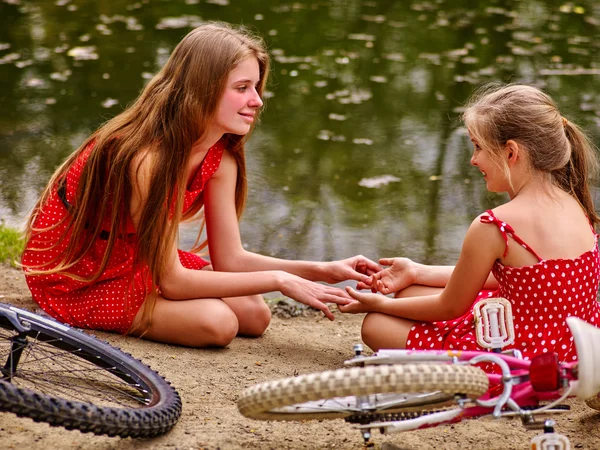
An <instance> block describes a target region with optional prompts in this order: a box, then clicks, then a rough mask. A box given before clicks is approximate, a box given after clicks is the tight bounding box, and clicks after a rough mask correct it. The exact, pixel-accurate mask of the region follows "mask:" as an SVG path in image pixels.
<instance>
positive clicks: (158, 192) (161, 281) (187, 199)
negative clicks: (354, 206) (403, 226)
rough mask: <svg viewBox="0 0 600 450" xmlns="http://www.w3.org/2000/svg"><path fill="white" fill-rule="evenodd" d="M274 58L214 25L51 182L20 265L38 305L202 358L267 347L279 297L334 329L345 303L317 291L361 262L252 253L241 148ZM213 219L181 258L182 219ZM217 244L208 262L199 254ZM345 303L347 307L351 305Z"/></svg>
mask: <svg viewBox="0 0 600 450" xmlns="http://www.w3.org/2000/svg"><path fill="white" fill-rule="evenodd" d="M268 72H269V57H268V55H267V52H266V51H265V48H264V45H263V43H262V41H261V40H260V39H259V38H257V37H255V36H253V35H252V34H251V33H249V32H248V31H247V30H245V29H243V28H234V27H231V26H229V25H226V24H223V23H209V24H205V25H202V26H200V27H198V28H196V29H194V30H193V31H191V32H190V33H189V34H188V35H187V36H185V37H184V38H183V40H182V41H181V42H180V43H179V44H178V45H177V47H176V48H175V50H174V51H173V53H172V54H171V56H170V58H169V60H168V61H167V63H166V64H165V66H164V67H163V68H162V70H161V71H160V72H159V73H158V74H157V75H156V76H155V77H154V78H153V79H152V80H151V81H150V82H149V83H148V85H147V86H146V87H145V89H144V90H143V91H142V93H141V95H140V96H139V98H138V99H137V100H136V101H135V103H133V105H131V106H130V107H129V108H128V109H126V110H125V111H124V112H123V113H121V114H120V115H118V116H116V117H115V118H113V119H112V120H110V121H108V122H107V123H106V124H104V125H103V126H102V127H101V128H100V129H98V130H97V131H96V132H95V133H93V134H92V135H91V136H90V137H89V138H88V139H87V140H86V141H85V142H84V143H83V144H82V145H81V146H80V147H79V149H77V150H76V151H75V152H74V153H73V154H72V155H71V156H70V157H69V158H68V159H67V160H66V161H65V162H64V164H63V165H62V166H61V167H59V168H58V170H57V171H56V173H55V174H54V175H53V176H52V178H51V180H50V181H49V183H48V185H47V187H46V189H45V190H44V192H43V193H42V195H41V198H40V199H39V201H38V202H37V204H36V206H35V207H34V209H33V212H32V214H31V217H30V219H29V221H28V223H27V234H26V240H27V243H26V248H25V251H24V253H23V257H22V264H23V267H24V270H25V275H26V279H27V283H28V285H29V288H30V290H31V293H32V295H33V299H34V300H35V301H36V302H37V303H38V304H39V305H40V306H41V307H42V309H43V310H44V311H46V312H47V313H48V314H50V315H51V316H53V317H55V318H57V319H58V320H60V321H63V322H65V323H68V324H71V325H74V326H77V327H84V328H92V329H98V330H106V331H114V332H119V333H128V332H129V333H131V334H134V335H137V336H143V337H145V338H147V339H152V340H156V341H161V342H168V343H173V344H181V345H188V346H194V347H204V346H225V345H227V344H228V343H229V342H231V340H232V339H233V338H234V337H235V336H237V335H245V336H259V335H261V334H262V333H263V332H264V331H265V329H266V328H267V326H268V324H269V322H270V319H271V315H270V310H269V308H268V307H267V305H266V304H265V302H264V300H263V298H262V297H261V296H260V295H259V294H261V293H265V292H270V291H280V292H282V293H283V294H285V295H287V296H289V297H291V298H293V299H295V300H297V301H299V302H302V303H304V304H307V305H310V306H312V307H315V308H318V309H320V310H321V311H323V313H324V314H325V315H326V316H327V317H328V318H330V319H331V320H333V315H332V313H331V312H330V311H329V309H328V307H327V306H326V305H325V303H324V302H334V303H338V304H343V303H346V302H348V301H349V300H348V298H349V297H348V296H347V294H346V293H345V292H344V291H342V290H340V289H338V288H335V287H332V286H326V285H323V284H320V283H315V282H314V281H325V282H328V283H336V282H339V281H342V280H346V279H353V280H358V281H361V280H363V281H364V280H366V279H367V275H371V274H372V273H374V272H375V271H377V270H379V269H380V267H379V266H378V265H377V264H375V263H373V262H372V261H370V260H368V259H366V258H364V257H362V256H355V257H352V258H349V259H346V260H342V261H332V262H308V261H286V260H281V259H276V258H270V257H266V256H262V255H258V254H255V253H251V252H248V251H246V250H244V248H243V247H242V244H241V239H240V234H239V225H238V220H239V218H240V216H241V214H242V210H243V208H244V202H245V200H246V189H247V187H246V167H245V157H244V143H245V141H246V139H247V138H248V136H249V134H250V132H251V130H252V128H253V126H254V124H255V122H256V120H257V119H258V113H259V111H260V109H261V107H262V105H263V102H262V99H261V97H262V95H263V92H264V89H265V84H266V82H267V75H268ZM202 213H203V214H204V220H205V224H206V236H207V240H206V241H205V242H200V233H199V235H198V237H199V239H198V241H197V242H196V245H195V246H194V247H195V248H194V250H193V251H194V253H191V252H183V251H180V250H178V248H177V236H178V227H179V224H180V223H181V222H182V221H183V220H187V219H191V218H194V217H197V216H198V215H199V214H202ZM204 247H208V250H209V253H210V263H209V262H208V261H205V260H203V259H202V258H200V257H199V256H198V255H197V254H196V252H197V251H198V250H200V249H202V248H204ZM344 297H346V298H344Z"/></svg>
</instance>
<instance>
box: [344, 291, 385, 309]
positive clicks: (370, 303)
mask: <svg viewBox="0 0 600 450" xmlns="http://www.w3.org/2000/svg"><path fill="white" fill-rule="evenodd" d="M346 291H347V292H348V293H349V294H350V295H351V296H352V298H353V299H354V301H352V302H350V303H347V304H345V305H338V309H339V310H340V311H341V312H343V313H350V314H358V313H368V312H377V311H379V310H380V307H381V305H382V304H383V303H384V302H385V301H386V299H387V297H385V296H383V295H381V294H363V293H362V292H358V291H355V290H354V289H352V288H351V287H350V286H347V287H346Z"/></svg>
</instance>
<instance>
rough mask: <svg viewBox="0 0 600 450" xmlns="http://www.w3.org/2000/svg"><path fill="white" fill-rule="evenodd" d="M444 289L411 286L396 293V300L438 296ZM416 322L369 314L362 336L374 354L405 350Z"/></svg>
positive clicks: (365, 319)
mask: <svg viewBox="0 0 600 450" xmlns="http://www.w3.org/2000/svg"><path fill="white" fill-rule="evenodd" d="M441 289H442V288H433V287H429V286H418V285H413V286H409V287H407V288H406V289H403V290H401V291H399V292H397V293H396V295H395V296H394V297H396V298H406V297H418V296H421V295H431V294H437V293H439V292H440V291H441ZM414 324H415V322H414V321H411V320H408V319H404V318H402V317H396V316H390V315H388V314H382V313H368V314H367V315H366V316H365V318H364V319H363V323H362V329H361V336H362V340H363V342H364V343H365V344H367V345H368V346H369V348H371V350H373V351H374V352H376V351H378V350H380V349H382V348H405V347H406V341H407V339H408V334H409V332H410V329H411V328H412V326H413V325H414Z"/></svg>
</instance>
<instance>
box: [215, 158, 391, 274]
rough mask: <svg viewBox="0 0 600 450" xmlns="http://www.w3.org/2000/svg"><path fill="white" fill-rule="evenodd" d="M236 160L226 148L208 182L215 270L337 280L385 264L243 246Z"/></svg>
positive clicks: (356, 257) (368, 271)
mask: <svg viewBox="0 0 600 450" xmlns="http://www.w3.org/2000/svg"><path fill="white" fill-rule="evenodd" d="M236 175H237V166H236V163H235V161H234V159H233V157H232V156H231V154H229V152H227V151H225V152H223V159H222V160H221V164H220V165H219V168H218V169H217V171H216V172H215V174H214V175H213V176H212V177H211V179H210V180H209V181H208V182H207V183H206V186H205V191H204V213H205V218H206V232H207V236H208V248H209V251H210V260H211V263H212V265H213V267H214V269H215V270H219V271H227V272H249V271H262V270H282V271H285V272H288V273H292V274H295V275H297V276H299V277H302V278H305V279H307V280H313V281H326V282H329V283H337V282H339V281H344V280H348V279H352V280H357V281H365V280H366V279H368V276H369V275H371V274H373V273H375V272H377V271H379V270H381V267H380V266H379V265H378V264H376V263H374V262H373V261H370V260H369V259H367V258H364V257H362V256H355V257H353V258H348V259H345V260H342V261H331V262H313V261H291V260H284V259H278V258H271V257H268V256H264V255H259V254H257V253H253V252H249V251H246V250H245V249H244V247H243V246H242V242H241V238H240V231H239V224H238V220H237V216H236V211H235V183H236Z"/></svg>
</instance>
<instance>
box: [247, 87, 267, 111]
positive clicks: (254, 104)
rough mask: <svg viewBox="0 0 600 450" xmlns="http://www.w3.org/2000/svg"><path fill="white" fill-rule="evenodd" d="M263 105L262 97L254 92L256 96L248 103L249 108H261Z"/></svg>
mask: <svg viewBox="0 0 600 450" xmlns="http://www.w3.org/2000/svg"><path fill="white" fill-rule="evenodd" d="M262 105H263V101H262V98H260V95H259V94H258V92H257V91H254V95H253V96H252V98H251V99H250V101H249V102H248V106H250V107H251V108H260V107H261V106H262Z"/></svg>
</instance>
